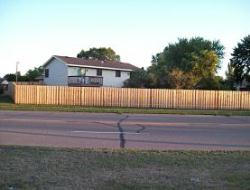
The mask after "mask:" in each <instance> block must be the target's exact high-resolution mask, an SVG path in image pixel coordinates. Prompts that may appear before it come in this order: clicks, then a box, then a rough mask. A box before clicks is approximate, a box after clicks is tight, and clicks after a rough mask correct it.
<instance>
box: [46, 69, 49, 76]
mask: <svg viewBox="0 0 250 190" xmlns="http://www.w3.org/2000/svg"><path fill="white" fill-rule="evenodd" d="M45 77H46V78H48V77H49V69H45Z"/></svg>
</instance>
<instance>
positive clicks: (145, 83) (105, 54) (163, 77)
mask: <svg viewBox="0 0 250 190" xmlns="http://www.w3.org/2000/svg"><path fill="white" fill-rule="evenodd" d="M224 50H225V47H224V46H223V45H222V44H221V42H220V41H218V40H215V41H210V40H206V39H204V38H202V37H194V38H191V39H187V38H180V39H178V41H177V42H176V43H170V44H168V45H167V46H166V47H165V48H164V50H163V51H162V52H159V53H157V54H156V55H154V56H152V61H151V66H149V67H148V68H147V69H144V68H141V69H137V70H135V71H133V72H132V73H131V75H130V79H128V80H127V81H125V82H124V87H130V88H173V89H208V90H212V89H213V90H225V89H231V90H233V89H235V87H236V86H241V85H242V83H243V81H246V82H248V83H249V84H250V35H248V36H246V37H244V38H243V39H242V40H241V41H240V42H239V43H238V44H237V46H236V47H235V48H234V49H233V53H232V58H231V59H230V61H229V63H228V69H227V71H226V78H225V79H223V78H222V77H221V76H218V75H217V72H218V69H220V68H221V63H222V59H223V58H224ZM77 57H78V58H84V59H97V60H104V61H105V60H108V61H120V56H119V55H118V54H116V52H115V51H114V50H113V49H112V48H104V47H101V48H90V49H89V50H81V51H80V52H79V53H78V54H77ZM42 73H43V68H42V67H38V68H34V69H31V70H29V71H28V72H27V73H26V74H25V75H23V76H21V75H20V76H19V77H18V78H19V81H34V80H35V79H36V78H37V77H38V76H40V75H42ZM4 78H5V79H7V80H9V81H14V80H15V74H7V75H5V76H4ZM248 88H250V86H248Z"/></svg>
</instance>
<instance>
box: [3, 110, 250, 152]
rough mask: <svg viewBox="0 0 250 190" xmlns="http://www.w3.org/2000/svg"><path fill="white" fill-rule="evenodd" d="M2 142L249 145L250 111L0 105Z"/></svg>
mask: <svg viewBox="0 0 250 190" xmlns="http://www.w3.org/2000/svg"><path fill="white" fill-rule="evenodd" d="M0 144H2V145H32V146H51V147H81V148H133V149H134V148H135V149H158V150H184V149H185V150H250V117H240V116H237V117H236V116H235V117H226V116H198V115H193V116H191V115H150V114H121V115H119V114H111V113H60V112H28V111H0Z"/></svg>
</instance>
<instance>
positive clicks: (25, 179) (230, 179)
mask: <svg viewBox="0 0 250 190" xmlns="http://www.w3.org/2000/svg"><path fill="white" fill-rule="evenodd" d="M0 179H1V180H0V189H97V190H98V189H100V190H101V189H102V190H105V189H109V190H110V189H111V190H112V189H114V190H115V189H119V190H134V189H146V190H147V189H229V190H230V189H244V190H246V189H249V188H250V151H235V152H223V151H210V152H208V151H139V150H126V149H125V150H108V149H69V148H45V147H21V146H3V145H2V146H0Z"/></svg>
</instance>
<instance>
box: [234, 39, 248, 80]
mask: <svg viewBox="0 0 250 190" xmlns="http://www.w3.org/2000/svg"><path fill="white" fill-rule="evenodd" d="M230 62H231V63H230V64H231V66H232V69H233V76H234V80H235V82H236V83H238V84H241V83H242V81H243V80H244V79H246V80H248V81H250V35H248V36H246V37H245V38H243V39H242V40H241V42H240V43H238V45H237V47H235V48H234V50H233V53H232V59H231V60H230Z"/></svg>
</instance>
